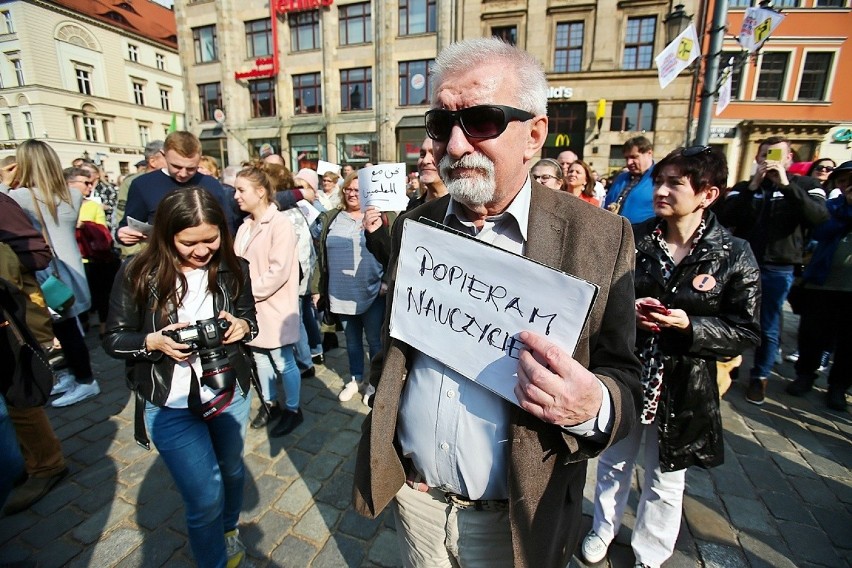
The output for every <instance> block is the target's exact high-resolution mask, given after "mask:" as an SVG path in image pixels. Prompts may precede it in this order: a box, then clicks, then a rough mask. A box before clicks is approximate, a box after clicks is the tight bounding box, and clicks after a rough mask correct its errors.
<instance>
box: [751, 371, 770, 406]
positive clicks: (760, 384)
mask: <svg viewBox="0 0 852 568" xmlns="http://www.w3.org/2000/svg"><path fill="white" fill-rule="evenodd" d="M767 382H768V379H761V378H757V379H752V380H751V382H749V384H748V390H747V391H746V400H747V401H749V402H750V403H752V404H756V405H758V406H760V405H761V404H763V401H764V400H765V399H766V383H767Z"/></svg>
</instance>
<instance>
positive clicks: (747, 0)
mask: <svg viewBox="0 0 852 568" xmlns="http://www.w3.org/2000/svg"><path fill="white" fill-rule="evenodd" d="M749 6H751V0H728V8H748V7H749Z"/></svg>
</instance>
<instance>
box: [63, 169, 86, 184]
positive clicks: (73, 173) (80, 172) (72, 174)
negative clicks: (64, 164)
mask: <svg viewBox="0 0 852 568" xmlns="http://www.w3.org/2000/svg"><path fill="white" fill-rule="evenodd" d="M91 174H92V172H90V171H89V170H88V169H86V168H75V167H70V168H65V169H64V170H62V175H63V176H64V177H65V182H66V183H67V182H70V181H71V180H73V179H74V178H78V177H84V178H86V179H89V176H90V175H91Z"/></svg>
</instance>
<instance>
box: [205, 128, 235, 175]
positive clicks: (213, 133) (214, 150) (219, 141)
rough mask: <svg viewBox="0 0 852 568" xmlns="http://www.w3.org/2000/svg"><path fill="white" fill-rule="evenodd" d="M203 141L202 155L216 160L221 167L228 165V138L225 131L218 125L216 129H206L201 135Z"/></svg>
mask: <svg viewBox="0 0 852 568" xmlns="http://www.w3.org/2000/svg"><path fill="white" fill-rule="evenodd" d="M198 139H199V140H200V141H201V154H202V155H203V156H212V157H214V158H216V161H218V162H219V165H220V166H221V167H225V166H227V165H228V136H227V134H225V130H224V129H223V128H222V127H221V126H220V125H217V126H215V127H214V128H205V129H204V130H202V131H201V134H199V136H198Z"/></svg>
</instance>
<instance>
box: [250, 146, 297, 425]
mask: <svg viewBox="0 0 852 568" xmlns="http://www.w3.org/2000/svg"><path fill="white" fill-rule="evenodd" d="M276 181H277V180H275V179H273V174H272V170H271V169H269V168H268V166H267V165H266V164H264V163H262V162H259V163H255V164H252V165H250V166H248V167H246V168H245V169H243V170H242V171H241V172H240V173H239V174H237V180H236V182H235V187H236V193H235V195H234V198H235V199H236V201H237V205H239V207H240V209H241V210H242V211H245V212H246V213H248V217H246V219H245V220H244V221H243V224H242V225H241V226H240V228H239V230H238V231H237V236H236V238H235V239H234V248H235V250H236V253H237V254H238V255H239V256H241V257H243V258H245V259H246V260H248V261H249V272H250V275H251V287H252V292H253V293H254V300H255V304H256V308H257V323H258V327H259V328H260V334H259V335H258V336H257V337H256V338H255V339H254V340H253V341H251V342H250V343H249V347H251V351H252V355H253V356H254V361H255V364H256V365H257V371H258V375H259V378H260V384H261V387H262V388H263V398H264V403H265V404H266V408H263V407H261V408H260V411H259V412H258V414H257V416H256V417H255V418H254V420H252V422H251V427H252V428H262V427H263V426H265V425H266V424H267V423H268V421H269V420H270V419H275V418H277V417H279V416H280V417H281V420H280V421H279V422H278V424H276V425H275V427H274V428H273V429H272V431H271V433H270V436H272V437H277V436H284V435H286V434H289V433H290V432H292V431H293V429H294V428H296V426H298V425H299V424H301V423H302V421H303V420H304V418H303V417H302V411H301V409H300V408H299V391H300V389H301V376H300V374H299V368H298V367H297V366H296V359H295V357H294V354H293V348H294V344H295V343H296V342H297V341H298V340H299V304H298V299H299V255H298V252H297V240H296V232H295V230H294V229H293V224H292V223H291V222H290V220H289V219H288V218H287V216H286V215H284V214H283V213H282V212H280V211H279V210H278V207H277V206H276V205H275V198H274V195H275V187H276V186H277V183H276ZM278 380H280V381H282V382H283V386H284V408H283V409H282V408H281V407H280V405H279V404H278V401H277V397H276V388H275V385H276V383H277V382H278ZM267 410H268V412H267Z"/></svg>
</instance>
